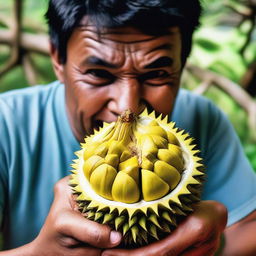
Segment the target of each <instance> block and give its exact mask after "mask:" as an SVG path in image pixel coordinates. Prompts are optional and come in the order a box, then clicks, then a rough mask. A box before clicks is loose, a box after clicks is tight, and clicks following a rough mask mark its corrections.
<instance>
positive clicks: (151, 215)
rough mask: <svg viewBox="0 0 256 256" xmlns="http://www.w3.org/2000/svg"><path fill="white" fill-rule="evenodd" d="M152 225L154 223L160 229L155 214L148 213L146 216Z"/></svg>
mask: <svg viewBox="0 0 256 256" xmlns="http://www.w3.org/2000/svg"><path fill="white" fill-rule="evenodd" d="M148 219H149V220H150V221H151V222H152V223H153V224H154V225H156V226H157V227H159V228H160V229H161V228H162V227H161V226H160V224H159V222H158V219H157V216H156V215H155V214H154V213H152V214H150V216H149V218H148Z"/></svg>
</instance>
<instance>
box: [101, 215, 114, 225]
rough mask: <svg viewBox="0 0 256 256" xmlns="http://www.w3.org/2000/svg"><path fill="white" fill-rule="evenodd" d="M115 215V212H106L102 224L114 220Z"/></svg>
mask: <svg viewBox="0 0 256 256" xmlns="http://www.w3.org/2000/svg"><path fill="white" fill-rule="evenodd" d="M114 217H115V216H114V214H110V213H107V214H105V215H104V219H103V221H102V224H106V223H108V222H110V221H111V220H113V218H114Z"/></svg>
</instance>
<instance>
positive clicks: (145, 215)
mask: <svg viewBox="0 0 256 256" xmlns="http://www.w3.org/2000/svg"><path fill="white" fill-rule="evenodd" d="M195 148H196V145H195V144H194V143H193V139H192V138H191V137H190V136H189V135H188V134H187V133H186V132H185V131H184V130H181V129H179V128H177V127H175V123H174V122H168V118H167V116H166V117H164V118H163V117H162V115H160V116H158V117H157V118H156V116H155V112H152V113H150V114H148V111H147V110H145V111H144V112H143V113H142V114H140V115H139V116H135V115H134V114H133V113H132V112H131V111H129V110H127V111H126V112H125V113H123V114H122V115H121V116H120V117H119V118H118V120H117V121H116V122H112V123H104V125H103V127H102V128H100V129H99V131H95V132H94V134H93V135H91V136H88V137H86V138H85V143H82V144H81V150H80V151H78V152H76V155H77V157H78V159H76V160H74V164H72V167H73V170H72V174H71V179H70V185H71V186H72V187H73V192H74V193H75V194H77V197H76V200H77V203H78V206H79V209H80V211H81V212H82V213H83V215H84V216H85V217H86V218H88V219H90V220H93V221H96V222H98V223H102V224H108V225H110V226H111V227H112V228H113V229H115V230H117V231H119V232H121V233H122V234H123V241H124V244H125V245H129V246H135V247H136V246H140V245H145V244H148V243H151V242H153V241H155V240H159V239H161V238H163V237H164V236H166V235H167V234H169V233H171V232H172V230H174V229H175V227H176V226H177V224H178V222H179V220H180V219H182V218H184V216H187V214H189V213H190V212H191V211H192V207H191V206H192V204H193V203H195V202H198V201H199V200H200V192H201V186H202V181H203V178H204V172H203V164H202V159H201V158H200V157H199V156H198V153H199V150H197V149H195Z"/></svg>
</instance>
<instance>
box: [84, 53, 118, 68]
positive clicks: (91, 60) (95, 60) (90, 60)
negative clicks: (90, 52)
mask: <svg viewBox="0 0 256 256" xmlns="http://www.w3.org/2000/svg"><path fill="white" fill-rule="evenodd" d="M85 63H86V64H88V65H96V66H103V67H106V68H118V65H115V64H113V63H110V62H107V61H105V60H103V59H101V58H98V57H96V56H90V57H88V58H87V59H86V60H85Z"/></svg>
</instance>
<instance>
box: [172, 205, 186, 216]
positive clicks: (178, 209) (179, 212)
mask: <svg viewBox="0 0 256 256" xmlns="http://www.w3.org/2000/svg"><path fill="white" fill-rule="evenodd" d="M172 209H173V210H174V212H175V213H176V214H178V215H181V216H186V215H187V214H186V213H185V212H183V211H182V210H181V209H180V208H179V207H177V206H174V205H172Z"/></svg>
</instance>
